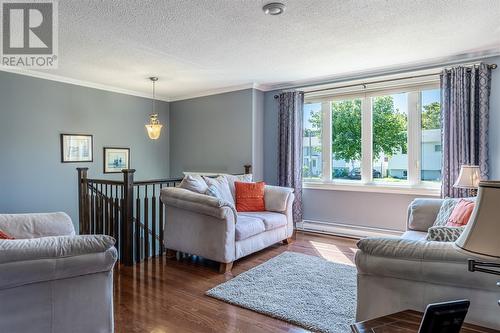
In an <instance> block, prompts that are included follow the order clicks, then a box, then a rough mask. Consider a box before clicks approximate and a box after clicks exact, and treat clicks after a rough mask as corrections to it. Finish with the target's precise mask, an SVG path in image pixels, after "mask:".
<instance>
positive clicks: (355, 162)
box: [331, 98, 361, 181]
mask: <svg viewBox="0 0 500 333" xmlns="http://www.w3.org/2000/svg"><path fill="white" fill-rule="evenodd" d="M331 109H332V179H337V180H338V179H342V180H347V181H357V180H360V179H361V162H360V161H361V99H359V98H358V99H352V100H343V101H334V102H332V104H331Z"/></svg>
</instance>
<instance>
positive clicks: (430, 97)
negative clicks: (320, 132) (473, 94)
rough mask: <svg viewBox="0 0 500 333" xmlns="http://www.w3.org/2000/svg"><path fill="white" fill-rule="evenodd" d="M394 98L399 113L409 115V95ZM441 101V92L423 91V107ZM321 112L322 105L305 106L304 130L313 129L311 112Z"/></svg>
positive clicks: (402, 94)
mask: <svg viewBox="0 0 500 333" xmlns="http://www.w3.org/2000/svg"><path fill="white" fill-rule="evenodd" d="M391 96H392V97H393V98H394V106H395V107H396V109H399V111H401V112H404V113H408V103H407V102H406V100H407V94H406V93H401V94H394V95H391ZM440 100H441V96H440V90H439V89H433V90H424V91H422V105H427V104H430V103H433V102H439V101H440ZM320 110H321V103H307V104H304V129H311V128H312V125H311V124H310V123H309V118H310V117H311V112H316V111H320Z"/></svg>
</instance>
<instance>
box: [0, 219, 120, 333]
mask: <svg viewBox="0 0 500 333" xmlns="http://www.w3.org/2000/svg"><path fill="white" fill-rule="evenodd" d="M0 230H2V231H4V232H5V233H7V234H8V235H10V236H12V237H14V238H15V239H14V240H0V299H1V300H2V301H1V302H0V327H1V329H0V330H1V331H2V332H23V333H30V332H37V333H38V332H82V333H84V332H85V333H86V332H113V266H114V264H115V262H116V259H117V252H116V249H115V248H114V246H113V245H114V243H115V241H114V239H113V238H112V237H109V236H104V235H83V236H75V230H74V228H73V224H72V222H71V219H70V217H69V216H68V215H66V214H64V213H50V214H0Z"/></svg>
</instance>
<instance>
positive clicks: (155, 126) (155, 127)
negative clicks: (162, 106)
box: [145, 76, 163, 140]
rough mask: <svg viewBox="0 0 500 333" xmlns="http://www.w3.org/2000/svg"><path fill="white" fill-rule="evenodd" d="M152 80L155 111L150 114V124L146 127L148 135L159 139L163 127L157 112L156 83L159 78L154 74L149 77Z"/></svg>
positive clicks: (152, 138) (153, 138)
mask: <svg viewBox="0 0 500 333" xmlns="http://www.w3.org/2000/svg"><path fill="white" fill-rule="evenodd" d="M149 79H150V80H151V83H152V85H153V108H152V109H153V112H152V113H151V115H150V116H149V124H147V125H145V126H146V129H147V130H148V136H149V138H150V139H151V140H157V139H158V138H159V137H160V134H161V128H162V127H163V125H162V124H160V121H159V120H158V113H156V112H155V93H156V91H155V83H156V81H158V78H157V77H155V76H152V77H150V78H149Z"/></svg>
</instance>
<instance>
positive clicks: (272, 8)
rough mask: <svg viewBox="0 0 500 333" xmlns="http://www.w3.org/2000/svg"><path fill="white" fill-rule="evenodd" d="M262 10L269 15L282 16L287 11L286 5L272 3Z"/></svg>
mask: <svg viewBox="0 0 500 333" xmlns="http://www.w3.org/2000/svg"><path fill="white" fill-rule="evenodd" d="M262 10H263V11H264V13H266V14H267V15H280V14H283V12H284V11H285V5H284V4H282V3H281V2H271V3H268V4H267V5H265V6H264V7H262Z"/></svg>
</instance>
